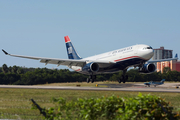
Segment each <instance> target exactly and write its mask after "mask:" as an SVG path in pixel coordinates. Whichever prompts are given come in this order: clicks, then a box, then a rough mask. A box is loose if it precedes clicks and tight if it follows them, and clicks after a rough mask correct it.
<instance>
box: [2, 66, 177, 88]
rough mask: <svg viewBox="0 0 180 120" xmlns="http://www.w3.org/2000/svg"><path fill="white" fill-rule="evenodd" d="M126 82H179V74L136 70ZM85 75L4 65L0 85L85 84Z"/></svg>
mask: <svg viewBox="0 0 180 120" xmlns="http://www.w3.org/2000/svg"><path fill="white" fill-rule="evenodd" d="M121 75H122V72H118V73H115V74H103V75H97V77H96V81H106V80H110V81H117V80H118V79H119V78H120V77H121ZM127 75H128V76H129V77H128V81H127V82H147V81H160V80H161V79H166V81H179V82H180V72H177V71H170V70H169V69H167V68H166V69H164V73H163V74H161V73H160V72H154V73H152V74H140V73H139V72H138V70H137V69H131V70H129V71H127ZM87 77H88V76H87V75H83V74H80V73H77V72H72V71H69V70H68V69H60V70H58V69H53V70H52V69H47V68H24V67H19V66H13V67H11V66H10V67H7V65H6V64H4V65H3V66H2V67H1V68H0V84H14V85H35V84H46V83H63V82H85V81H86V78H87Z"/></svg>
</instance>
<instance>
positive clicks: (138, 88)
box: [0, 83, 180, 93]
mask: <svg viewBox="0 0 180 120" xmlns="http://www.w3.org/2000/svg"><path fill="white" fill-rule="evenodd" d="M169 84H170V85H169ZM177 85H180V84H174V83H173V84H171V83H166V84H164V85H161V86H158V87H145V86H144V85H143V84H129V83H127V84H99V85H98V87H81V86H45V85H34V86H33V85H0V88H18V89H52V90H53V89H56V90H93V91H134V92H172V93H180V88H179V89H178V88H176V87H175V86H177ZM101 86H107V87H101Z"/></svg>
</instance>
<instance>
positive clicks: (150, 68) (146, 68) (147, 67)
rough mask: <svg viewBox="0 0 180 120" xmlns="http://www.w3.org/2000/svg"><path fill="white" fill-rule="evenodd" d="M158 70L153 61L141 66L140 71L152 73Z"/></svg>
mask: <svg viewBox="0 0 180 120" xmlns="http://www.w3.org/2000/svg"><path fill="white" fill-rule="evenodd" d="M155 70H156V66H155V65H154V64H152V63H147V64H144V65H143V66H142V67H140V68H139V72H140V73H152V72H154V71H155Z"/></svg>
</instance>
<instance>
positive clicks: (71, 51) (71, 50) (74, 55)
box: [64, 36, 82, 59]
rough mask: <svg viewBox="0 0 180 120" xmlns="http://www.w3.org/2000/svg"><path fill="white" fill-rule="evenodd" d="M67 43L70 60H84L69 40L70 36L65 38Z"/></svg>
mask: <svg viewBox="0 0 180 120" xmlns="http://www.w3.org/2000/svg"><path fill="white" fill-rule="evenodd" d="M64 39H65V43H66V48H67V54H68V58H69V59H82V58H81V57H80V56H79V55H78V54H77V52H76V50H75V48H74V46H73V44H72V42H71V40H70V39H69V36H65V37H64Z"/></svg>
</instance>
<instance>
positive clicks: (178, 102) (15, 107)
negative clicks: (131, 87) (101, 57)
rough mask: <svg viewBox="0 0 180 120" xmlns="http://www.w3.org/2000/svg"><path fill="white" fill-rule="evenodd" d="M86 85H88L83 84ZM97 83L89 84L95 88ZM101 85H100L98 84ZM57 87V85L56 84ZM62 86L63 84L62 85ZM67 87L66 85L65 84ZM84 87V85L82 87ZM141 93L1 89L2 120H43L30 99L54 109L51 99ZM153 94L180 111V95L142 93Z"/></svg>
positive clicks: (152, 93) (120, 95)
mask: <svg viewBox="0 0 180 120" xmlns="http://www.w3.org/2000/svg"><path fill="white" fill-rule="evenodd" d="M76 84H77V83H66V85H67V86H74V85H76ZM83 84H84V85H86V83H83ZM95 84H97V83H93V84H88V85H90V86H95ZM98 84H100V83H98ZM56 85H57V84H56ZM61 85H62V84H61ZM64 86H65V84H64ZM82 86H83V85H82ZM138 93H139V92H122V91H81V90H43V89H8V88H0V118H9V119H17V118H21V119H42V116H41V115H40V114H39V111H38V110H32V109H31V102H30V99H34V100H35V101H36V102H37V103H38V104H39V105H40V106H41V107H46V108H48V107H53V104H52V103H51V99H52V98H53V97H55V98H58V97H63V98H66V99H67V100H76V99H77V98H85V97H86V98H91V97H93V98H97V97H101V96H111V95H115V96H119V97H134V96H137V95H138ZM149 93H150V94H151V95H156V96H160V97H161V98H165V100H166V101H169V102H171V104H172V106H173V107H174V109H175V111H177V110H180V93H160V92H142V94H149Z"/></svg>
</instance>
